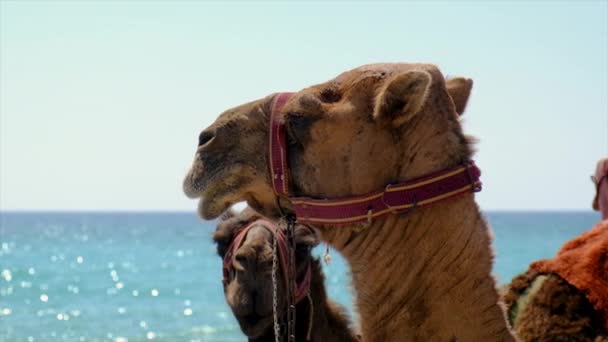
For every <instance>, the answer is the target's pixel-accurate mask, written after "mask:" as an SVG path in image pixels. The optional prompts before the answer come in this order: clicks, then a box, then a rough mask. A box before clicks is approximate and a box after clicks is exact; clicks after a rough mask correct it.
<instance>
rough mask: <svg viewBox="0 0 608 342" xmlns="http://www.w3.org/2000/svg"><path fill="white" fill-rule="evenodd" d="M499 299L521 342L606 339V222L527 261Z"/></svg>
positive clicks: (607, 229) (607, 243)
mask: <svg viewBox="0 0 608 342" xmlns="http://www.w3.org/2000/svg"><path fill="white" fill-rule="evenodd" d="M541 277H542V278H541ZM539 279H544V280H539ZM539 282H542V285H537V286H536V289H535V290H532V291H531V289H533V288H534V287H535V286H534V285H533V284H534V283H539ZM504 300H505V303H506V305H507V308H508V312H509V318H510V321H511V323H512V324H513V327H514V329H515V331H516V333H517V335H518V336H519V337H520V339H521V340H522V341H608V220H605V221H602V222H600V223H599V224H597V225H596V226H595V227H594V228H593V229H591V230H589V231H587V232H585V233H583V234H582V235H581V236H579V237H577V238H575V239H573V240H571V241H569V242H568V243H566V244H565V245H564V246H563V247H562V248H561V249H560V251H559V252H558V254H557V256H556V257H555V258H553V259H548V260H540V261H536V262H534V263H532V264H531V265H530V268H529V270H528V271H527V272H525V273H524V274H522V275H519V276H518V277H516V278H515V279H513V281H512V282H511V284H510V285H509V287H508V289H507V291H506V294H505V296H504ZM523 300H525V305H522V303H523Z"/></svg>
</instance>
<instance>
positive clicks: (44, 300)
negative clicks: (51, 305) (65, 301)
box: [40, 293, 49, 303]
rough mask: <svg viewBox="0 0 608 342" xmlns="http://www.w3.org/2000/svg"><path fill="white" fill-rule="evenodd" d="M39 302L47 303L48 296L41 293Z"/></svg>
mask: <svg viewBox="0 0 608 342" xmlns="http://www.w3.org/2000/svg"><path fill="white" fill-rule="evenodd" d="M40 301H41V302H43V303H46V302H48V301H49V296H47V295H46V294H44V293H43V294H41V295H40Z"/></svg>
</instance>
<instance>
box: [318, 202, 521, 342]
mask: <svg viewBox="0 0 608 342" xmlns="http://www.w3.org/2000/svg"><path fill="white" fill-rule="evenodd" d="M321 231H322V234H323V239H324V240H327V241H328V242H329V243H330V244H332V245H333V246H334V247H335V248H337V249H338V250H339V251H340V252H341V253H342V254H343V255H344V256H345V258H346V259H347V261H348V262H349V264H350V266H351V269H352V276H353V282H354V287H355V290H356V292H357V293H356V295H357V296H356V297H357V308H358V310H359V314H360V317H361V328H362V334H363V338H364V340H365V341H388V340H399V341H409V340H411V341H414V340H415V341H513V337H512V335H511V334H510V332H509V330H508V329H507V324H506V321H505V317H504V313H503V311H502V309H501V307H500V306H499V305H498V304H497V302H498V301H499V298H498V294H497V291H496V289H495V283H494V279H493V278H492V277H491V276H490V272H491V268H492V251H491V248H490V237H489V233H488V228H487V225H486V223H485V221H484V220H483V218H482V217H481V215H480V213H479V210H478V208H477V205H476V204H475V202H474V200H473V196H472V195H467V196H466V197H463V198H459V199H456V200H453V201H449V202H445V203H441V204H438V205H436V206H434V207H428V208H419V209H417V210H415V211H413V212H411V213H409V214H403V215H399V216H397V215H394V216H389V217H388V218H386V219H383V220H378V221H377V222H374V223H372V225H370V226H369V227H366V228H362V229H354V228H345V227H344V228H341V227H334V228H324V229H321Z"/></svg>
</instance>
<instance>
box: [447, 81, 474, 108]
mask: <svg viewBox="0 0 608 342" xmlns="http://www.w3.org/2000/svg"><path fill="white" fill-rule="evenodd" d="M445 86H446V88H447V89H448V93H450V97H451V98H452V101H454V106H455V107H456V112H457V113H458V115H462V113H464V110H465V109H466V108H467V102H468V101H469V96H470V95H471V89H472V88H473V80H472V79H470V78H464V77H456V78H451V79H449V80H447V81H445Z"/></svg>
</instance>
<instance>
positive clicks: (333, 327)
mask: <svg viewBox="0 0 608 342" xmlns="http://www.w3.org/2000/svg"><path fill="white" fill-rule="evenodd" d="M229 213H231V212H229ZM259 218H260V216H259V215H258V214H256V213H254V212H253V210H250V209H245V210H244V211H243V212H241V213H240V214H238V215H236V216H235V215H234V214H230V215H224V217H223V220H222V222H220V224H219V225H218V227H217V229H216V231H215V233H214V235H213V239H214V240H215V242H216V243H217V247H218V254H219V255H220V256H221V257H222V259H224V257H225V255H226V252H227V249H228V248H229V246H230V245H231V244H232V243H233V241H234V240H235V237H236V236H237V234H238V233H239V232H240V231H241V230H242V229H243V228H244V227H246V226H248V225H250V224H252V223H253V222H255V223H253V226H252V227H251V228H250V229H249V230H248V231H247V232H246V233H245V234H246V236H245V237H244V240H243V242H242V244H241V245H240V246H236V247H235V248H236V250H233V254H232V256H233V257H232V258H231V260H229V262H230V263H231V265H232V267H231V269H232V270H233V271H232V273H233V274H228V275H227V277H226V278H225V279H224V281H223V283H224V294H225V296H226V301H227V302H228V304H229V306H230V308H231V309H232V312H233V313H234V315H235V317H236V319H237V321H238V322H239V325H240V326H241V330H242V331H243V333H244V334H245V335H247V337H248V338H249V341H259V342H262V341H268V342H274V341H275V334H274V329H273V309H272V288H273V287H272V277H271V272H272V243H273V235H272V233H271V231H272V230H273V229H274V228H275V227H274V226H271V225H269V224H267V221H256V220H258V219H259ZM316 244H318V238H317V236H316V234H315V232H314V231H312V230H311V229H310V228H308V227H306V226H303V225H298V226H297V227H296V274H297V275H299V277H298V279H301V278H302V277H303V274H304V273H305V272H306V269H307V267H308V265H309V264H310V266H311V276H310V291H309V295H308V296H306V297H305V298H303V300H301V301H299V302H298V303H297V305H296V317H297V320H296V334H297V335H296V336H297V338H296V340H297V341H312V342H314V341H320V342H323V341H357V338H356V337H355V335H354V333H353V332H352V331H351V330H350V329H349V326H350V321H349V319H348V317H347V315H346V312H345V310H344V309H343V308H342V307H341V306H339V305H338V304H336V303H334V302H333V301H331V300H330V299H329V298H327V293H326V291H325V284H324V283H325V277H324V276H323V272H322V271H321V264H320V263H319V260H318V259H317V258H313V257H312V255H311V248H312V247H313V246H315V245H316ZM277 279H279V281H278V282H277V285H278V287H277V289H278V293H279V296H278V297H279V302H278V307H279V308H283V307H284V306H285V300H284V296H283V294H284V283H283V282H281V281H280V280H281V279H284V278H283V271H282V269H280V268H279V269H278V272H277ZM281 316H282V317H281V318H280V321H281V322H282V323H285V322H286V320H285V317H286V314H285V313H284V312H283V313H282V314H281Z"/></svg>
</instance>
